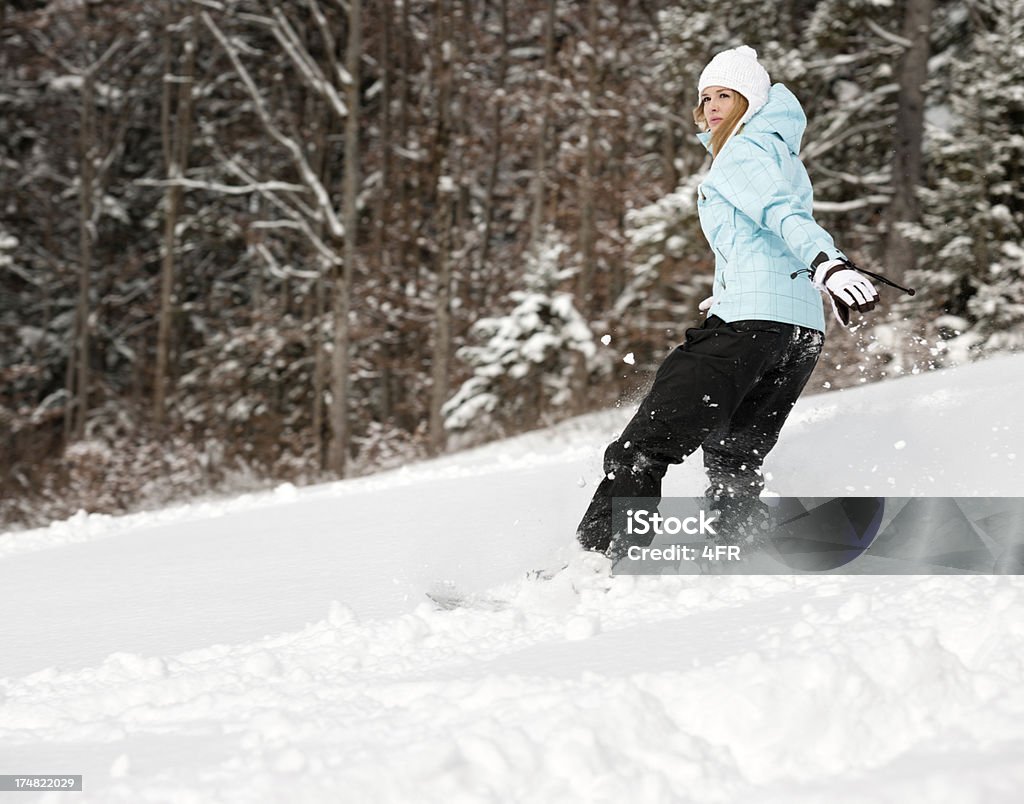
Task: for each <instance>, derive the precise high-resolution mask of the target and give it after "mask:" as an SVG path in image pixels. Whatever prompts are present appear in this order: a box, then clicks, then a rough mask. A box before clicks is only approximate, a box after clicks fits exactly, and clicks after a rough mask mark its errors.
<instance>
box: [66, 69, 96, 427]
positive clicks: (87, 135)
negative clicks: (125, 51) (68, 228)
mask: <svg viewBox="0 0 1024 804" xmlns="http://www.w3.org/2000/svg"><path fill="white" fill-rule="evenodd" d="M95 67H96V65H95V64H94V65H90V66H89V68H88V69H86V70H85V72H84V74H83V75H82V105H81V108H80V111H79V126H80V131H79V138H78V144H79V153H80V177H79V181H80V186H79V192H78V199H79V205H78V303H77V306H76V309H75V339H74V341H75V347H74V349H73V350H72V353H71V354H72V363H73V366H74V369H73V371H74V373H75V378H74V380H75V382H74V386H75V387H74V393H73V395H72V397H71V399H70V400H69V407H68V413H67V414H66V415H65V420H64V425H65V433H67V434H68V435H67V436H66V439H67V440H70V439H71V438H76V439H78V438H81V437H82V434H83V432H84V430H85V418H86V415H87V414H88V412H89V327H90V321H89V285H90V280H91V274H92V244H93V237H94V234H95V233H94V224H93V180H94V178H95V173H96V163H95V160H96V110H95V108H94V101H93V94H94V90H95V86H96V80H95V79H96V72H95Z"/></svg>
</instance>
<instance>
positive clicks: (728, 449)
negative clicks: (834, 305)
mask: <svg viewBox="0 0 1024 804" xmlns="http://www.w3.org/2000/svg"><path fill="white" fill-rule="evenodd" d="M823 342H824V336H823V335H822V333H820V332H818V331H817V330H813V329H806V328H803V327H793V328H792V334H791V337H790V338H789V342H788V344H787V348H786V350H785V351H784V353H783V355H782V358H781V359H780V360H779V362H778V363H777V364H776V365H774V366H772V367H770V368H769V369H768V370H767V371H766V372H765V374H764V376H762V377H761V379H760V381H759V382H758V383H757V384H756V385H755V386H754V387H753V388H752V389H751V390H750V392H749V393H748V394H747V395H746V396H745V397H744V398H743V400H742V402H741V403H740V405H739V406H738V407H737V408H736V410H735V412H734V413H733V415H732V417H731V419H730V420H729V421H728V423H726V424H725V425H724V426H723V427H721V428H720V429H719V430H716V431H715V432H713V433H711V434H710V435H709V437H708V438H707V440H706V441H705V442H704V445H703V447H704V468H705V469H706V470H707V473H708V480H709V481H710V485H709V487H708V489H707V490H706V491H705V496H707V497H708V498H709V499H711V500H712V501H713V502H714V504H715V505H716V507H717V508H718V510H719V512H720V516H719V530H720V532H722V533H725V534H727V535H728V533H729V532H730V531H738V533H735V534H734V535H735V536H737V537H739V538H742V537H743V536H744V535H745V534H746V533H749V531H750V529H751V528H755V529H756V527H757V524H758V523H759V522H760V521H761V520H765V521H766V520H767V507H766V506H764V505H763V503H760V502H759V500H758V497H759V496H760V494H761V492H762V491H763V489H764V477H763V475H762V472H761V467H762V465H763V464H764V459H765V456H767V455H768V453H769V452H770V451H771V449H772V448H773V447H774V446H775V444H776V442H777V441H778V439H779V432H780V431H781V430H782V426H783V424H785V422H786V419H787V417H788V416H789V413H790V411H791V410H792V409H793V406H794V405H795V404H796V400H797V399H798V398H799V396H800V394H801V392H802V391H803V389H804V386H806V385H807V381H808V380H809V379H810V377H811V373H812V372H813V371H814V366H815V364H816V363H817V361H818V356H819V355H820V354H821V348H822V344H823Z"/></svg>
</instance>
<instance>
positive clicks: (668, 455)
mask: <svg viewBox="0 0 1024 804" xmlns="http://www.w3.org/2000/svg"><path fill="white" fill-rule="evenodd" d="M737 323H738V324H742V322H737ZM756 323H757V324H758V325H759V326H760V328H758V329H751V328H745V327H741V326H734V325H732V324H727V323H726V322H724V321H722V320H721V319H719V318H717V317H715V316H711V317H710V318H708V319H707V320H706V321H705V322H704V324H703V325H702V326H701V327H697V328H693V329H689V330H687V331H686V342H685V343H684V344H682V345H681V346H679V347H677V348H676V349H674V350H673V351H672V352H671V353H670V354H669V356H668V357H667V358H665V361H664V362H663V363H662V364H661V366H660V367H659V368H658V371H657V373H656V374H655V377H654V384H653V385H652V387H651V390H650V391H649V392H648V394H647V396H646V397H645V398H644V400H643V402H641V403H640V407H639V409H638V410H637V412H636V414H635V415H634V416H633V418H632V420H631V421H630V422H629V424H628V425H626V428H625V429H624V430H623V431H622V434H621V435H620V436H619V437H618V438H617V439H616V440H615V441H613V442H612V443H611V444H610V445H609V446H608V448H607V449H606V450H605V455H604V472H605V477H604V479H603V480H602V481H601V483H600V484H599V485H598V487H597V490H596V491H595V493H594V498H593V500H592V501H591V503H590V507H589V508H588V509H587V512H586V513H585V514H584V516H583V519H582V521H581V522H580V525H579V527H578V528H577V533H576V536H577V539H578V540H579V542H580V544H582V545H583V547H585V548H586V549H588V550H595V551H599V552H606V551H607V550H608V549H609V546H610V545H611V544H612V539H613V536H614V533H615V532H616V530H617V525H618V523H613V522H612V500H613V498H615V497H645V498H649V499H652V500H653V502H654V503H656V502H657V501H658V500H660V498H661V480H662V478H663V477H664V475H665V472H666V470H667V469H668V466H669V465H670V464H673V463H681V462H682V461H683V459H684V458H685V457H686V456H687V455H689V454H690V453H691V452H693V451H694V450H695V449H697V447H699V446H700V445H701V444H702V443H704V442H705V441H706V440H707V439H708V436H709V435H710V434H711V433H712V432H714V431H716V430H721V429H722V428H723V427H725V426H726V423H727V422H729V421H730V420H731V419H732V417H733V414H734V412H735V411H736V409H737V407H738V406H739V405H740V403H741V402H742V401H743V400H744V399H745V398H746V397H747V395H748V394H749V392H750V391H751V389H752V388H754V387H755V386H756V385H757V384H758V381H759V380H760V379H761V377H762V376H763V375H764V374H765V373H766V372H767V371H768V370H769V369H770V367H772V366H774V365H775V364H776V363H778V361H779V360H780V358H781V356H782V354H783V352H784V350H785V348H786V346H787V341H788V333H789V330H790V329H791V328H789V327H787V326H786V325H776V324H771V323H770V322H756Z"/></svg>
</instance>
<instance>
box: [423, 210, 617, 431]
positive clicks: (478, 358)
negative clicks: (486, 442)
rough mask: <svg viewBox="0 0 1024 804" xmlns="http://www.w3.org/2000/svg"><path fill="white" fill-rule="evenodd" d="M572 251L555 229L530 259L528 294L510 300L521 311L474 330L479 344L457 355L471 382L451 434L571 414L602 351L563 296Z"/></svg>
mask: <svg viewBox="0 0 1024 804" xmlns="http://www.w3.org/2000/svg"><path fill="white" fill-rule="evenodd" d="M567 251H568V246H567V245H566V244H565V242H564V241H563V240H561V239H560V238H559V237H558V235H557V233H555V232H553V231H552V230H550V229H549V230H548V231H547V232H546V234H545V237H544V238H543V239H542V240H541V242H540V244H539V247H538V249H537V251H536V253H533V254H530V255H529V256H528V257H527V259H526V266H525V271H524V275H523V285H522V289H520V290H516V291H513V292H512V293H511V294H509V295H510V299H511V301H512V302H513V303H514V305H515V306H514V307H513V308H512V309H511V310H510V311H509V312H508V313H506V314H505V315H502V316H490V317H487V318H482V319H480V320H479V321H477V322H476V323H475V324H474V325H473V327H472V330H471V334H472V337H473V338H474V339H475V340H476V341H477V343H476V344H472V345H467V346H464V347H462V348H461V349H460V350H459V351H458V353H457V357H458V358H459V359H460V360H462V361H463V362H464V363H466V364H467V365H468V366H469V367H470V368H471V369H472V375H471V376H470V377H469V378H468V379H466V380H465V381H464V382H463V383H462V386H461V387H460V388H459V390H458V391H457V392H456V393H455V395H454V396H452V397H451V399H449V400H448V402H447V403H446V404H445V406H444V409H443V414H444V417H445V426H446V427H447V428H448V429H449V430H450V431H452V432H469V433H475V434H479V435H496V434H500V433H507V432H512V431H518V430H525V429H529V428H530V427H532V426H539V425H542V424H545V423H549V422H551V421H552V420H553V416H554V415H555V414H556V413H558V412H559V411H565V410H568V409H570V408H571V405H572V402H573V395H574V385H575V386H576V387H577V388H578V387H579V386H578V385H576V383H578V376H579V373H580V372H581V370H582V372H583V373H584V376H585V375H586V374H587V373H589V371H590V370H591V369H592V368H595V367H596V359H597V346H596V344H595V342H594V336H593V333H592V332H591V330H590V327H589V326H588V324H587V322H586V320H585V319H584V318H583V316H582V315H581V314H580V313H579V311H578V310H577V309H576V306H575V303H574V300H573V295H572V294H571V293H569V292H566V291H560V290H558V288H559V286H560V285H561V283H563V282H564V281H567V280H569V279H570V278H571V277H572V275H573V270H572V269H564V268H562V267H561V264H562V263H563V261H564V258H565V255H566V253H567ZM574 380H575V382H574Z"/></svg>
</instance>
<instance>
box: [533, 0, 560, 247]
mask: <svg viewBox="0 0 1024 804" xmlns="http://www.w3.org/2000/svg"><path fill="white" fill-rule="evenodd" d="M556 5H557V0H548V8H547V14H546V15H545V17H544V72H543V75H542V77H541V80H542V81H543V88H542V92H541V116H540V125H539V127H538V131H537V143H536V146H535V149H534V157H533V212H532V215H531V216H530V248H531V249H536V247H537V244H538V243H539V242H540V233H541V227H542V226H543V223H544V185H545V183H546V179H545V173H546V171H547V150H548V144H547V139H548V118H549V116H550V113H551V82H552V81H553V80H554V68H555V8H556Z"/></svg>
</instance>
